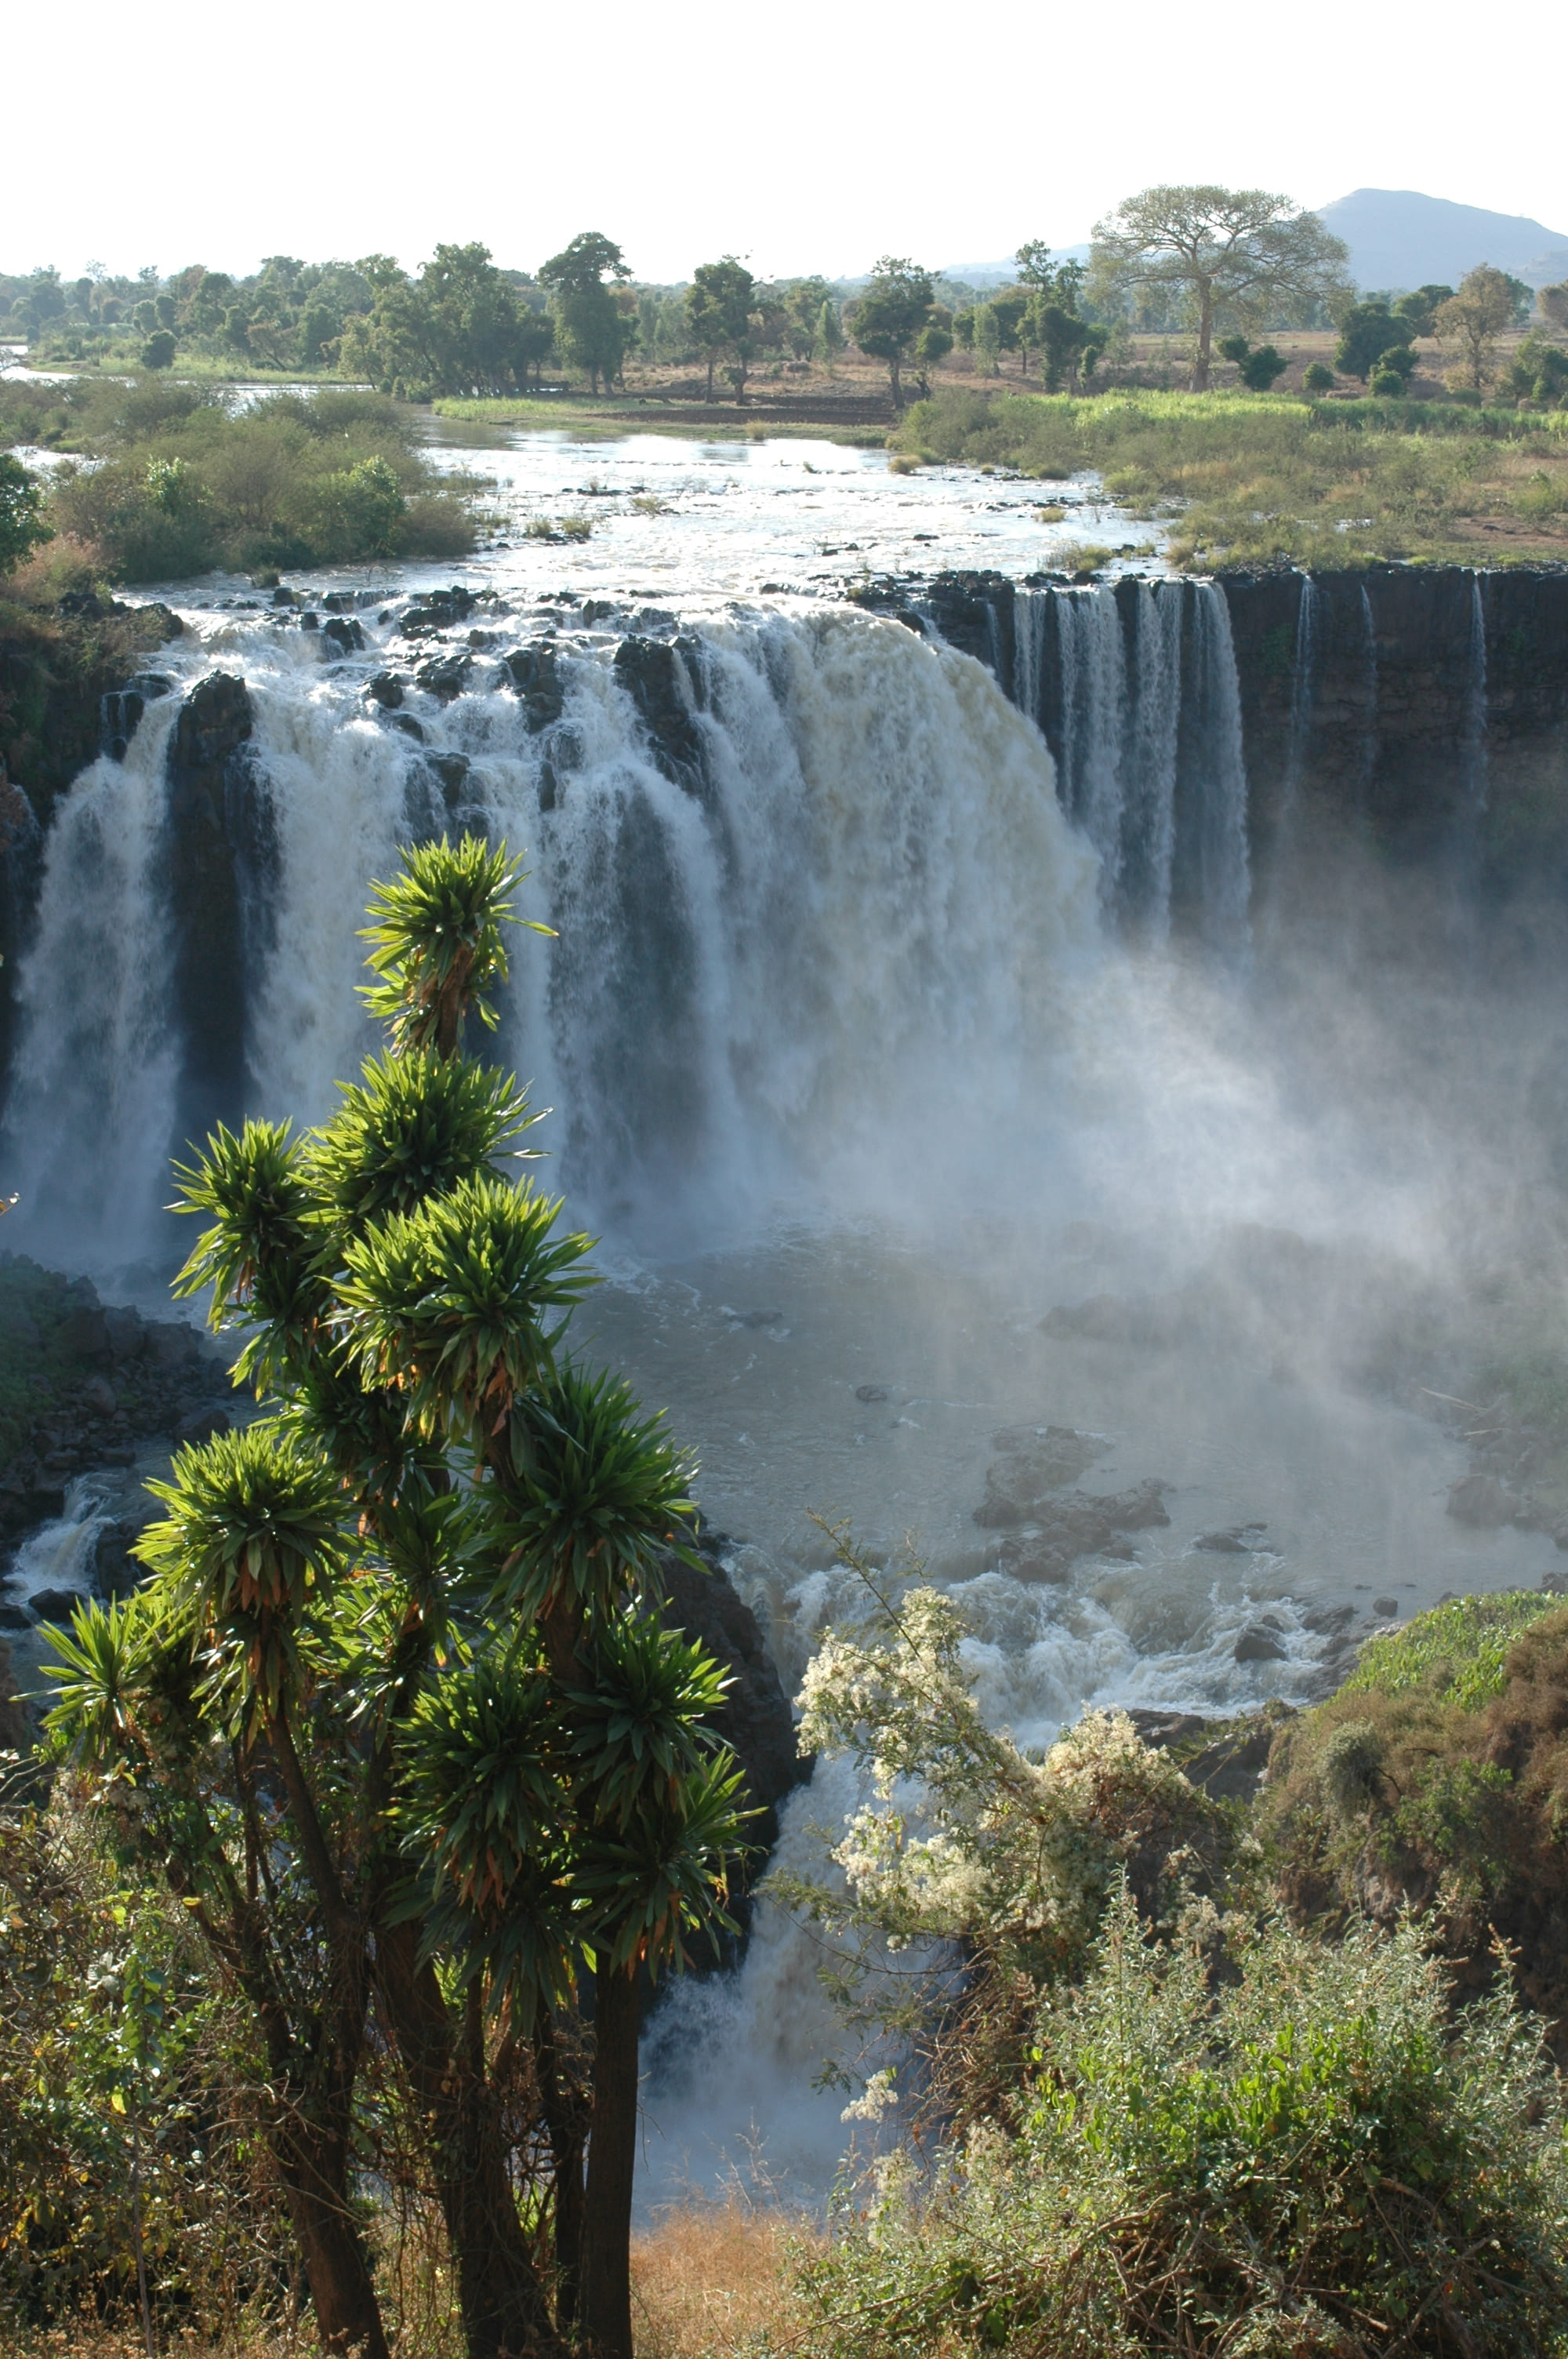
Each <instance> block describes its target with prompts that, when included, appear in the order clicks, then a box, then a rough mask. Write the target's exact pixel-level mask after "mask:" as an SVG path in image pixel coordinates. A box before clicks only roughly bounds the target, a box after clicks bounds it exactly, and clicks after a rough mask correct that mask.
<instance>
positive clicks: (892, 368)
mask: <svg viewBox="0 0 1568 2359" xmlns="http://www.w3.org/2000/svg"><path fill="white" fill-rule="evenodd" d="M888 375H889V376H890V377H891V378H892V406H893V408H895V409H902V408H903V386H902V385H901V384H900V383H899V376H898V363H897V362H896V361H889V363H888Z"/></svg>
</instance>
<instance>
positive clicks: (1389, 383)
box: [1371, 361, 1405, 401]
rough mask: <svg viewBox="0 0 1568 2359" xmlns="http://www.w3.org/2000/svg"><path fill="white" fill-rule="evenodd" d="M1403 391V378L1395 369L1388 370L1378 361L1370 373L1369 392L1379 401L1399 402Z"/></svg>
mask: <svg viewBox="0 0 1568 2359" xmlns="http://www.w3.org/2000/svg"><path fill="white" fill-rule="evenodd" d="M1404 389H1405V381H1404V378H1403V377H1402V376H1401V375H1400V372H1399V370H1398V369H1396V368H1388V367H1386V366H1385V365H1384V364H1383V363H1382V362H1381V361H1379V363H1378V365H1377V367H1376V368H1375V369H1374V370H1373V371H1372V384H1371V390H1372V392H1373V393H1375V394H1376V395H1377V397H1378V398H1379V401H1399V400H1400V399H1401V398H1402V397H1403V394H1404Z"/></svg>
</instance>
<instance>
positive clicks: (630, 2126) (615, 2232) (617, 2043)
mask: <svg viewBox="0 0 1568 2359" xmlns="http://www.w3.org/2000/svg"><path fill="white" fill-rule="evenodd" d="M637 2013H638V2006H637V1973H636V1969H635V1967H629V1968H627V1969H625V1970H624V1971H623V1972H622V1973H600V1975H599V1976H598V1978H597V1981H596V1983H595V1986H594V2010H593V2034H594V2057H593V2125H592V2128H591V2129H590V2131H589V2145H588V2183H587V2187H586V2189H585V2190H584V2197H583V2223H582V2294H581V2310H580V2317H581V2322H582V2333H583V2340H584V2342H585V2343H587V2345H588V2347H589V2352H590V2353H591V2354H592V2359H633V2354H632V2254H631V2246H632V2179H633V2171H634V2169H635V2168H636V2161H637Z"/></svg>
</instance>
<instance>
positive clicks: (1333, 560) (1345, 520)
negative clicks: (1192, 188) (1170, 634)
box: [892, 392, 1568, 571]
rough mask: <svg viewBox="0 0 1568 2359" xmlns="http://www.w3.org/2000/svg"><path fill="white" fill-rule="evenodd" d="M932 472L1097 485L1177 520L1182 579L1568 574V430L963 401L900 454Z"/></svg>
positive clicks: (1199, 408) (1490, 413) (1553, 417)
mask: <svg viewBox="0 0 1568 2359" xmlns="http://www.w3.org/2000/svg"><path fill="white" fill-rule="evenodd" d="M892 440H893V445H894V448H895V449H898V450H901V451H906V452H909V453H910V454H912V455H914V456H915V457H925V458H927V459H935V460H944V461H948V462H953V461H959V462H965V463H967V464H969V465H976V466H979V465H989V466H1001V467H1010V468H1016V469H1017V470H1018V471H1019V472H1020V473H1023V474H1028V475H1036V476H1044V477H1046V478H1048V479H1053V480H1056V479H1060V478H1062V477H1065V476H1071V475H1074V474H1076V473H1081V472H1083V471H1084V470H1086V469H1093V470H1094V471H1095V472H1097V473H1098V474H1099V475H1100V476H1101V478H1102V479H1103V481H1104V483H1105V485H1106V488H1107V490H1108V492H1109V493H1110V494H1111V495H1112V496H1113V497H1114V498H1117V499H1119V500H1123V501H1125V502H1126V503H1127V504H1128V505H1129V506H1130V507H1131V509H1132V510H1133V512H1134V513H1135V514H1140V515H1143V516H1169V517H1171V518H1172V520H1173V555H1174V557H1175V559H1176V561H1177V562H1178V563H1179V564H1182V565H1184V566H1187V567H1190V568H1193V569H1194V570H1197V571H1207V570H1209V569H1211V568H1223V567H1227V566H1229V567H1235V566H1241V565H1253V564H1270V563H1275V562H1278V561H1281V560H1288V561H1290V562H1292V563H1294V564H1298V565H1305V566H1314V565H1315V566H1329V565H1346V564H1351V565H1354V564H1357V563H1365V562H1370V561H1372V560H1378V559H1386V558H1411V559H1421V560H1426V561H1428V562H1432V563H1446V564H1463V565H1498V564H1507V563H1510V562H1519V561H1521V560H1533V561H1537V562H1539V561H1541V560H1543V559H1549V560H1550V559H1555V560H1568V418H1565V417H1564V416H1563V414H1562V413H1559V412H1553V413H1550V414H1544V415H1537V414H1531V413H1528V412H1520V411H1515V410H1484V409H1468V408H1464V407H1462V406H1460V405H1458V404H1438V403H1420V402H1402V401H1371V400H1368V401H1346V402H1318V403H1307V402H1301V401H1294V400H1291V399H1288V398H1284V397H1280V396H1277V395H1267V394H1262V395H1260V394H1243V393H1212V394H1187V393H1150V392H1141V393H1133V394H1103V395H1100V396H1098V397H1097V398H1094V399H1091V400H1080V399H1076V398H1075V397H1072V396H1070V395H1065V394H1064V395H1055V396H1048V395H1030V394H1014V393H1009V394H992V395H989V396H988V395H986V394H981V393H968V392H965V393H945V394H942V395H941V396H939V397H937V398H936V399H935V400H933V401H923V402H917V403H916V404H915V405H914V408H912V409H911V410H910V411H909V413H908V415H907V416H906V417H905V419H903V423H902V425H901V426H900V427H899V429H898V430H897V432H896V434H895V435H894V436H893V438H892Z"/></svg>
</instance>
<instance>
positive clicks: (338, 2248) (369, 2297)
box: [271, 2113, 387, 2359]
mask: <svg viewBox="0 0 1568 2359" xmlns="http://www.w3.org/2000/svg"><path fill="white" fill-rule="evenodd" d="M271 2145H272V2150H273V2154H274V2156H275V2157H276V2162H277V2167H278V2174H279V2176H280V2178H281V2179H282V2180H283V2190H284V2200H285V2201H286V2202H287V2206H288V2217H289V2223H290V2224H291V2226H292V2227H293V2230H294V2234H295V2237H296V2239H297V2243H298V2245H299V2256H300V2258H301V2260H302V2261H303V2262H304V2264H305V2278H306V2283H307V2284H308V2286H309V2288H310V2305H311V2308H312V2309H313V2310H315V2312H316V2323H317V2326H318V2328H319V2331H320V2335H321V2341H322V2343H324V2344H325V2346H326V2348H327V2349H328V2350H329V2351H330V2352H332V2353H334V2354H339V2353H341V2354H343V2359H350V2354H352V2359H387V2347H386V2336H385V2334H384V2332H383V2331H382V2323H381V2309H380V2305H379V2304H378V2303H377V2300H376V2298H375V2287H374V2285H373V2282H372V2279H371V2273H370V2264H369V2262H368V2261H367V2260H366V2258H365V2251H364V2245H363V2244H362V2241H361V2237H360V2232H359V2226H358V2223H356V2221H355V2219H354V2216H353V2214H352V2212H351V2211H350V2209H349V2206H348V2202H347V2200H346V2195H345V2190H346V2187H347V2183H348V2168H347V2166H348V2147H347V2142H346V2139H345V2138H344V2137H343V2136H341V2135H340V2134H339V2133H337V2132H336V2131H332V2130H328V2131H325V2132H321V2131H319V2130H316V2129H314V2128H312V2127H311V2126H309V2125H308V2124H307V2123H306V2122H305V2121H303V2120H302V2119H301V2117H300V2115H299V2114H297V2113H296V2114H291V2115H289V2116H288V2117H287V2118H286V2119H285V2120H283V2121H282V2122H280V2123H277V2124H276V2125H274V2128H273V2132H272V2137H271Z"/></svg>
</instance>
